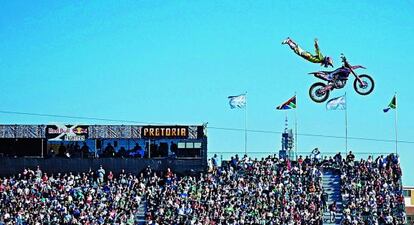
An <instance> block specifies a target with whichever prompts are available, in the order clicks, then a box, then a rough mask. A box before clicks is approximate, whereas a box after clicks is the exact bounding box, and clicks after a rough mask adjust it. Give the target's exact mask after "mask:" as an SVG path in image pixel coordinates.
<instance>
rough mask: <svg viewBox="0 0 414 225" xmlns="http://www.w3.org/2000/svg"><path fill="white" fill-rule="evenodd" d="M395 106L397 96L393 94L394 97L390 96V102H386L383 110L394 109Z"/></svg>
mask: <svg viewBox="0 0 414 225" xmlns="http://www.w3.org/2000/svg"><path fill="white" fill-rule="evenodd" d="M396 108H397V96H395V95H394V97H393V98H392V100H391V102H390V104H388V107H387V108H385V109H383V111H384V112H385V113H386V112H388V111H390V109H396Z"/></svg>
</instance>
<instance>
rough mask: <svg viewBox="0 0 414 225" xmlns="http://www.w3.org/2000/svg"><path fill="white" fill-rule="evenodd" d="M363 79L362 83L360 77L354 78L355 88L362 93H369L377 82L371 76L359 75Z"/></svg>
mask: <svg viewBox="0 0 414 225" xmlns="http://www.w3.org/2000/svg"><path fill="white" fill-rule="evenodd" d="M358 77H359V79H360V80H361V81H362V84H361V83H360V82H359V81H358V79H355V80H354V89H355V91H356V92H357V93H358V94H360V95H369V94H371V92H372V91H373V90H374V87H375V83H374V79H372V77H371V76H369V75H366V74H362V75H359V76H358Z"/></svg>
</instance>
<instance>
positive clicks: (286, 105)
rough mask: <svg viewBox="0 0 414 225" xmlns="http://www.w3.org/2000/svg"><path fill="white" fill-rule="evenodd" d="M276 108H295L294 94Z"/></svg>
mask: <svg viewBox="0 0 414 225" xmlns="http://www.w3.org/2000/svg"><path fill="white" fill-rule="evenodd" d="M276 109H277V110H287V109H296V95H295V96H293V97H292V98H290V99H289V100H287V101H286V102H285V103H283V104H281V105H279V106H278V107H276Z"/></svg>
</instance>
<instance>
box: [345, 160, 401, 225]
mask: <svg viewBox="0 0 414 225" xmlns="http://www.w3.org/2000/svg"><path fill="white" fill-rule="evenodd" d="M340 168H341V184H342V185H341V189H342V199H343V203H344V208H343V224H361V222H362V224H373V225H375V224H392V225H397V224H405V217H406V215H405V210H404V197H403V193H402V183H401V176H402V174H401V167H400V163H399V158H398V156H396V155H394V154H391V155H389V156H387V157H384V156H382V155H381V156H379V157H378V158H376V159H375V160H373V158H372V157H371V156H369V157H368V159H366V160H364V159H361V160H360V161H355V156H354V155H353V154H352V152H351V153H350V154H349V155H348V156H347V158H346V159H342V161H341V163H340Z"/></svg>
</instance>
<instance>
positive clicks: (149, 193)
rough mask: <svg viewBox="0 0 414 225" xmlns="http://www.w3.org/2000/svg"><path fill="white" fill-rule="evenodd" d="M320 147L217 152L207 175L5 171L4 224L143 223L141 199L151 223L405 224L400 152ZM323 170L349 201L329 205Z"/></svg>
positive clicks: (0, 183)
mask: <svg viewBox="0 0 414 225" xmlns="http://www.w3.org/2000/svg"><path fill="white" fill-rule="evenodd" d="M319 154H320V152H319V150H317V149H316V150H315V151H314V152H313V154H312V155H311V156H309V157H308V156H306V157H305V158H303V157H302V156H300V157H299V158H298V160H297V161H293V162H292V161H290V160H288V159H279V158H277V157H276V156H268V157H266V158H262V159H252V158H249V157H247V156H244V157H242V158H239V157H238V156H237V155H236V156H235V157H232V158H231V160H230V161H228V162H227V163H223V164H222V165H221V166H219V163H218V161H219V160H218V158H217V155H215V156H214V157H213V158H211V159H209V160H208V170H207V172H206V173H203V174H199V175H186V176H180V175H178V174H176V173H175V172H174V171H172V170H171V169H168V170H167V171H165V173H162V172H161V173H158V172H153V171H152V170H151V168H149V167H148V168H147V169H146V170H145V171H143V172H142V173H140V174H139V175H135V174H131V173H128V174H127V173H125V172H124V171H123V170H122V172H121V173H120V174H117V175H114V174H113V173H112V172H111V171H109V172H106V171H105V169H104V168H103V167H102V166H101V167H100V168H98V169H97V170H96V171H92V170H90V171H89V172H85V173H77V174H73V173H68V174H59V173H58V174H50V175H49V174H47V173H45V172H42V170H41V169H40V168H39V167H37V169H35V170H30V169H25V170H24V171H23V172H22V173H21V174H17V175H16V176H11V177H6V178H0V225H5V224H17V225H25V224H35V225H38V224H39V225H40V224H68V225H69V224H73V225H77V224H86V225H89V224H90V225H92V224H93V225H94V224H99V225H100V224H136V223H137V214H138V209H139V206H140V204H141V201H142V200H143V199H144V200H145V201H146V205H147V210H146V214H145V217H146V223H147V224H152V225H159V224H173V225H175V224H189V225H190V224H195V225H201V224H203V225H204V224H209V225H210V224H211V225H220V224H226V225H227V224H229V225H236V224H283V225H285V224H286V225H303V224H306V225H320V224H322V223H323V212H324V211H326V210H329V211H330V212H331V216H332V217H333V218H335V215H336V214H337V213H342V222H341V224H344V225H348V224H349V225H360V224H361V225H371V224H372V225H383V224H384V225H387V224H390V225H399V224H404V223H405V210H404V197H403V195H402V186H401V168H400V164H399V159H398V156H396V155H394V154H391V155H389V156H386V157H383V156H380V157H378V158H376V159H375V160H373V158H372V157H368V159H366V160H364V159H361V160H360V161H355V156H354V155H353V154H352V152H350V153H349V154H347V155H346V157H345V158H342V156H341V154H340V153H338V154H337V155H335V156H334V157H329V158H328V157H324V158H323V159H322V160H321V157H320V156H318V155H319ZM322 170H332V171H336V172H337V173H338V174H341V184H340V185H341V194H342V195H341V197H342V199H341V202H342V207H338V206H337V203H336V202H333V203H331V204H329V205H328V204H327V197H326V194H325V193H324V191H323V187H322ZM331 219H332V218H331Z"/></svg>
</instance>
